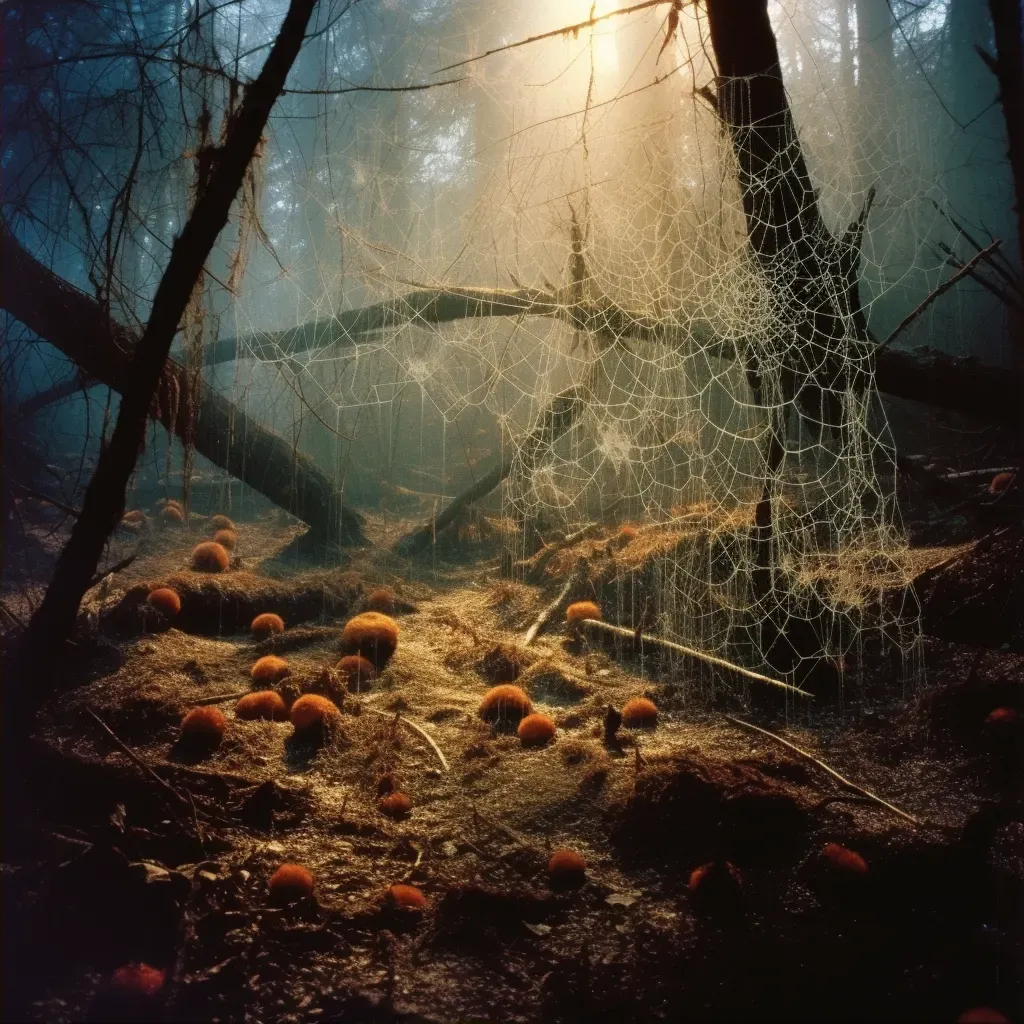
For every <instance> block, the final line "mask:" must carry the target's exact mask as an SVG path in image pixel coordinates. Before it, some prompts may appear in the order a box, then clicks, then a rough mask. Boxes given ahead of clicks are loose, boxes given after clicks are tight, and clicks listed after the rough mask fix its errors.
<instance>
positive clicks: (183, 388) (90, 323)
mask: <svg viewBox="0 0 1024 1024" xmlns="http://www.w3.org/2000/svg"><path fill="white" fill-rule="evenodd" d="M0 243H2V256H3V273H2V274H0V307H2V308H3V309H5V310H6V311H7V312H8V313H10V314H11V315H12V316H14V317H15V318H16V319H18V320H20V321H21V322H22V323H23V324H25V326H26V327H28V328H30V329H31V330H33V331H35V333H36V334H38V335H39V337H40V338H42V339H43V340H44V341H47V342H48V343H49V344H51V345H53V346H54V347H55V348H57V349H59V350H60V351H61V352H63V353H64V355H66V356H67V357H68V358H69V359H70V360H72V362H74V363H75V364H76V365H77V366H78V367H79V368H80V369H81V371H82V372H83V373H84V374H86V375H87V376H89V377H90V378H92V379H94V380H95V381H96V382H98V383H100V384H104V385H106V386H107V387H110V388H113V389H114V390H115V391H118V392H123V390H124V388H125V387H126V386H127V383H126V382H127V380H128V368H129V363H130V361H131V354H132V352H133V351H134V349H135V347H136V345H137V344H138V336H137V335H136V334H135V333H133V332H132V331H131V330H130V329H129V328H127V327H125V326H124V325H123V324H119V323H117V322H116V321H111V320H110V319H109V318H108V317H107V316H106V315H105V314H104V312H103V310H102V308H101V307H100V305H99V304H98V303H97V302H95V301H94V300H93V299H90V298H89V297H88V296H86V295H84V294H83V293H82V292H80V291H78V290H77V289H76V288H74V287H72V286H71V285H70V284H68V283H67V282H66V281H63V280H61V278H59V277H58V276H57V275H56V274H54V273H53V272H52V271H50V270H48V269H47V268H46V267H45V266H43V265H42V264H41V263H39V262H38V261H37V260H35V259H34V258H33V257H32V256H31V255H29V253H27V252H26V251H25V250H24V249H23V248H22V247H21V246H20V245H19V244H18V242H17V240H16V239H15V238H14V236H13V235H11V233H10V232H9V231H8V230H7V229H6V227H4V225H3V224H2V223H0ZM188 394H189V391H188V387H187V385H186V371H185V367H183V366H181V365H180V364H178V363H176V362H174V361H173V360H168V361H167V363H166V364H165V367H164V373H163V376H162V378H161V381H160V390H159V394H158V397H157V401H156V402H154V404H153V406H152V407H151V409H150V414H151V415H155V417H156V418H157V419H159V421H160V422H161V423H162V424H163V425H164V426H165V427H166V428H167V429H168V430H170V431H174V432H175V433H177V434H178V435H179V436H182V437H183V439H185V437H184V435H185V434H186V433H187V431H186V426H187V425H188V423H189V420H193V428H192V430H193V432H192V435H191V437H189V438H187V440H189V441H190V442H191V443H192V444H193V445H194V446H195V450H196V451H197V452H199V454H200V455H202V456H204V457H205V458H207V459H209V460H210V461H211V462H212V463H214V465H217V466H220V467H221V468H222V469H224V470H226V471H227V472H228V473H231V474H232V475H233V476H236V477H237V478H238V479H239V480H242V481H244V482H245V483H246V484H248V485H249V486H250V487H252V488H253V490H256V491H259V492H260V493H261V494H263V495H265V496H266V497H267V498H269V499H270V500H271V501H272V502H274V504H275V505H278V506H280V507H281V508H283V509H285V510H286V511H288V512H291V513H292V515H294V516H297V517H298V518H299V519H301V520H302V521H303V522H305V523H308V524H309V525H310V527H311V528H312V530H313V532H314V533H315V534H317V536H319V537H322V538H324V539H326V540H340V541H350V542H359V541H361V540H362V539H363V536H362V529H361V524H360V518H359V516H358V515H357V514H356V513H355V512H353V511H352V510H351V509H349V508H347V507H346V506H344V505H343V504H342V503H341V498H340V495H339V494H338V493H337V490H336V488H335V485H334V481H333V480H332V479H331V478H330V477H329V476H328V475H327V474H326V473H324V472H323V471H322V470H321V469H320V468H319V467H318V466H317V465H316V463H315V462H313V460H312V459H310V458H309V457H307V456H306V455H303V454H302V453H301V452H297V451H296V450H295V448H294V447H293V446H292V445H291V444H290V443H289V442H288V441H286V440H285V439H284V438H283V437H281V436H279V435H278V434H275V433H273V432H272V431H270V430H268V429H267V428H266V427H263V426H261V425H260V424H259V423H258V422H256V421H255V420H253V419H252V418H251V417H250V416H248V415H247V414H246V413H245V412H244V411H242V410H241V409H239V408H238V407H237V406H235V405H233V404H232V403H231V402H229V401H228V400H227V399H226V398H224V397H223V396H222V395H219V394H217V392H216V391H214V390H213V389H212V388H210V387H209V386H207V385H206V384H205V383H202V382H201V383H200V386H199V391H198V393H197V395H196V402H197V408H196V410H195V416H190V415H188V413H189V410H188V409H187V408H184V409H183V408H181V404H180V403H183V402H187V401H188ZM175 396H180V397H179V398H178V401H177V402H176V401H175V400H174V399H175ZM30 401H31V400H30ZM176 404H177V405H178V408H177V410H176V412H177V414H176V415H173V416H172V413H173V412H175V405H176Z"/></svg>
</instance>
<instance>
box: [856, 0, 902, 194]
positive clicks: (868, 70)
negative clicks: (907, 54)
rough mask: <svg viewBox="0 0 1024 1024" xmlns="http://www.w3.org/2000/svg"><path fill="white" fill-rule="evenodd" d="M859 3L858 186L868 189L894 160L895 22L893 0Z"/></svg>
mask: <svg viewBox="0 0 1024 1024" xmlns="http://www.w3.org/2000/svg"><path fill="white" fill-rule="evenodd" d="M856 3H857V111H856V115H855V120H854V123H855V125H856V128H855V129H854V132H855V135H854V146H855V153H854V161H855V165H856V171H857V185H856V188H857V189H858V190H859V191H861V192H866V191H867V190H868V189H869V188H871V186H872V185H874V184H876V182H877V180H878V176H879V174H880V172H881V171H882V170H884V169H887V168H888V167H890V166H891V164H892V163H893V161H892V159H891V155H890V153H889V152H886V150H887V149H890V147H889V146H888V143H887V134H888V131H889V125H890V124H891V121H892V119H891V118H890V117H889V116H888V111H889V98H890V96H891V94H892V91H893V85H894V81H895V72H894V61H895V50H894V45H893V43H894V41H893V29H894V27H895V26H894V22H893V16H892V10H891V9H890V6H889V0H856Z"/></svg>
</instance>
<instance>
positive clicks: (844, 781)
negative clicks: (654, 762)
mask: <svg viewBox="0 0 1024 1024" xmlns="http://www.w3.org/2000/svg"><path fill="white" fill-rule="evenodd" d="M722 717H723V718H725V719H726V721H729V722H732V724H733V725H738V726H740V727H741V728H743V729H750V730H752V731H753V732H759V733H760V734H761V735H762V736H767V737H768V738H769V739H772V740H775V742H776V743H781V744H782V746H784V747H785V748H786V749H787V750H791V751H793V753H794V754H799V755H800V756H801V757H802V758H805V759H806V760H808V761H811V762H812V763H813V764H816V765H817V766H818V767H819V768H821V769H823V770H824V771H826V772H828V774H829V775H831V776H832V778H834V779H835V780H836V781H837V782H838V783H839V784H840V785H842V786H845V787H846V788H847V789H849V790H852V791H853V792H854V793H858V794H860V796H862V797H865V798H866V799H867V800H870V801H871V802H872V803H875V804H878V805H879V806H881V807H884V808H885V809H886V810H889V811H892V812H893V814H898V815H899V816H900V817H901V818H906V819H907V821H909V822H911V823H912V824H914V825H917V826H918V827H919V828H920V827H921V822H920V821H918V819H917V818H915V817H914V816H913V815H912V814H907V812H906V811H901V810H900V809H899V808H898V807H897V806H895V804H891V803H889V801H888V800H883V799H882V798H881V797H880V796H877V795H876V794H874V793H872V792H871V790H869V789H865V788H864V787H863V786H858V785H857V783H856V782H851V781H850V780H849V779H848V778H846V776H844V775H840V774H839V772H837V771H836V770H835V769H834V768H830V767H829V766H828V765H827V764H825V762H824V761H822V760H820V759H819V758H817V757H815V756H814V755H813V754H811V753H809V752H808V751H806V750H803V749H802V748H800V747H798V746H797V745H796V744H795V743H790V742H789V740H784V739H783V738H782V737H781V736H777V735H776V734H775V733H773V732H769V731H768V730H767V729H762V728H761V726H759V725H753V724H751V723H750V722H744V721H742V719H739V718H733V717H732V715H723V716H722Z"/></svg>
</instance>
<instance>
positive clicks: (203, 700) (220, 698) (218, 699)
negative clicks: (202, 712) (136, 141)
mask: <svg viewBox="0 0 1024 1024" xmlns="http://www.w3.org/2000/svg"><path fill="white" fill-rule="evenodd" d="M251 692H252V691H251V690H236V691H235V692H234V693H218V694H217V695H216V696H214V697H200V698H199V700H194V701H190V703H191V704H193V705H194V706H195V707H205V706H206V705H207V704H223V703H225V701H229V700H239V699H240V698H241V697H244V696H245V695H246V694H247V693H251Z"/></svg>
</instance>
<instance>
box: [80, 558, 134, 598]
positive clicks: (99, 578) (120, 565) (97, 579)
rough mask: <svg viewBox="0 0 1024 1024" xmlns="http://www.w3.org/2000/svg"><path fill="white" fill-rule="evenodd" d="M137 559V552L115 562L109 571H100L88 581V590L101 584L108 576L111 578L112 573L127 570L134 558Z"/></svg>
mask: <svg viewBox="0 0 1024 1024" xmlns="http://www.w3.org/2000/svg"><path fill="white" fill-rule="evenodd" d="M138 557H139V553H138V551H136V552H135V554H133V555H129V556H128V557H127V558H122V559H121V561H120V562H115V563H114V564H113V565H112V566H111V567H110V568H109V569H101V570H100V571H99V572H98V573H96V575H95V576H93V578H92V579H91V580H90V581H89V589H90V590H91V589H92V588H93V587H95V586H96V584H97V583H102V582H103V580H105V579H106V578H107V577H108V576H113V575H114V573H117V572H121V571H122V570H123V569H127V568H128V566H129V565H131V564H132V562H134V561H135V559H136V558H138Z"/></svg>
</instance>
